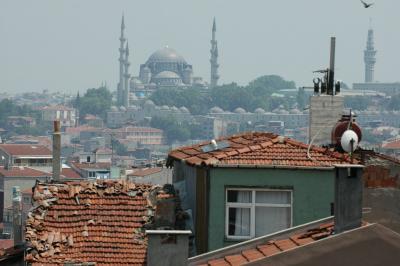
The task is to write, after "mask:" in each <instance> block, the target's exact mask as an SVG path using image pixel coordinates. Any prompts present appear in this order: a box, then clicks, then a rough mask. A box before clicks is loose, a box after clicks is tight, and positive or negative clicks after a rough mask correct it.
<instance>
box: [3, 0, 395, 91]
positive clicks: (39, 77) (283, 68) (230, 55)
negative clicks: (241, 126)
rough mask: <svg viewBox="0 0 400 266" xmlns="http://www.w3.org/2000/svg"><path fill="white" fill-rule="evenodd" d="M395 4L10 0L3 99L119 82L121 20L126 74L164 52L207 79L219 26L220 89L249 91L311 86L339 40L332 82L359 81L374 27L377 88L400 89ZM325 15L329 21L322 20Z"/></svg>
mask: <svg viewBox="0 0 400 266" xmlns="http://www.w3.org/2000/svg"><path fill="white" fill-rule="evenodd" d="M399 8H400V2H399V1H395V0H382V1H376V4H375V5H374V6H372V7H371V8H368V9H365V8H363V7H362V5H361V3H360V1H357V0H352V1H348V0H347V1H345V0H337V1H328V0H322V1H321V0H303V1H289V0H282V1H265V0H264V1H263V0H254V1H251V3H249V2H232V1H228V0H225V1H222V0H221V1H212V0H205V1H179V0H170V1H168V2H165V1H95V0H87V1H78V0H71V1H66V0H64V1H50V0H39V1H34V2H32V1H12V0H4V1H2V4H1V5H0V35H1V36H2V42H1V43H0V71H1V75H0V77H1V78H0V92H9V93H13V92H22V91H42V90H44V89H47V90H49V91H65V92H70V93H74V92H76V91H78V90H80V91H84V90H85V89H87V88H91V87H98V86H100V84H101V83H102V82H103V81H106V82H107V84H108V87H109V88H110V89H111V90H112V91H114V90H116V87H117V83H118V71H116V70H117V69H118V65H119V63H118V61H117V60H116V58H118V45H119V40H118V38H119V34H120V31H119V28H120V21H121V15H122V13H124V15H125V24H126V37H127V39H128V40H129V44H130V61H131V67H130V72H131V74H132V75H133V76H137V75H138V73H139V65H140V63H142V62H145V61H146V60H147V58H148V57H149V56H150V55H151V53H152V52H154V51H155V50H158V49H160V48H162V47H164V46H165V45H169V46H170V47H172V48H174V49H175V50H176V51H177V52H178V53H180V54H181V55H182V56H184V58H185V59H186V60H187V61H188V62H189V63H190V64H192V65H193V68H194V71H195V73H196V75H199V76H202V77H203V78H204V79H205V80H207V81H208V80H209V78H210V63H209V59H210V51H209V50H210V38H211V35H210V29H211V27H212V21H213V18H214V17H216V20H217V24H218V61H219V64H220V68H219V75H220V80H219V84H223V83H230V82H237V83H239V84H241V85H245V84H247V83H248V82H249V81H251V80H252V79H254V78H257V77H259V76H261V75H271V74H277V75H280V76H282V77H284V78H285V79H288V80H294V81H295V82H296V85H297V86H310V85H311V84H312V78H313V77H314V74H313V73H312V71H313V70H316V69H321V68H325V67H327V66H328V62H329V38H330V37H331V36H336V39H337V49H336V67H337V69H336V74H335V77H337V79H340V80H343V81H344V82H346V83H347V84H348V85H351V84H352V83H353V82H361V81H363V80H364V62H363V51H364V50H365V45H366V40H367V33H368V29H369V27H370V22H369V21H370V18H371V19H372V23H371V24H372V28H373V29H374V41H375V49H376V50H377V54H376V59H377V63H376V65H375V80H376V81H382V82H395V81H400V78H398V71H397V70H398V69H400V60H398V57H399V50H398V47H400V29H399V28H398V25H399V24H400V18H399V17H398V15H397V13H398V10H399ZM326 14H330V15H331V17H328V18H327V16H326Z"/></svg>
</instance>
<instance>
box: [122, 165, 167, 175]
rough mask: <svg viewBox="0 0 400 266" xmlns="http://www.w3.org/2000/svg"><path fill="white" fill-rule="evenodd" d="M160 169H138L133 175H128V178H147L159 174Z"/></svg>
mask: <svg viewBox="0 0 400 266" xmlns="http://www.w3.org/2000/svg"><path fill="white" fill-rule="evenodd" d="M161 171H162V168H161V167H154V168H146V169H138V170H136V171H134V172H133V173H130V174H128V176H148V175H152V174H155V173H158V172H161Z"/></svg>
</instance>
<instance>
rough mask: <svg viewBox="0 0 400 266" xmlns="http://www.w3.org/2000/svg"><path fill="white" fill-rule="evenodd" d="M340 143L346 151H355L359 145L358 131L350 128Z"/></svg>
mask: <svg viewBox="0 0 400 266" xmlns="http://www.w3.org/2000/svg"><path fill="white" fill-rule="evenodd" d="M340 144H341V145H342V149H343V150H344V151H345V152H353V151H355V150H356V148H357V146H358V136H357V134H356V132H354V131H353V130H350V129H348V130H346V131H345V132H344V133H343V135H342V138H341V139H340Z"/></svg>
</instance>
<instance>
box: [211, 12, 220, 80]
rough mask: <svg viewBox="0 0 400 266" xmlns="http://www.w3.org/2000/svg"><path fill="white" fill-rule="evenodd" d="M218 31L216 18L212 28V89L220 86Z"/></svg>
mask: <svg viewBox="0 0 400 266" xmlns="http://www.w3.org/2000/svg"><path fill="white" fill-rule="evenodd" d="M216 31H217V26H216V24H215V18H214V21H213V27H212V39H211V50H210V53H211V58H210V63H211V77H210V87H211V88H214V87H215V86H217V84H218V79H219V75H218V67H219V65H218V46H217V40H216V39H215V33H216Z"/></svg>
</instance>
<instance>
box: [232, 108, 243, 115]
mask: <svg viewBox="0 0 400 266" xmlns="http://www.w3.org/2000/svg"><path fill="white" fill-rule="evenodd" d="M233 112H234V113H237V114H245V113H246V110H244V109H243V108H241V107H238V108H236V109H235V110H234V111H233Z"/></svg>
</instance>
